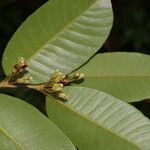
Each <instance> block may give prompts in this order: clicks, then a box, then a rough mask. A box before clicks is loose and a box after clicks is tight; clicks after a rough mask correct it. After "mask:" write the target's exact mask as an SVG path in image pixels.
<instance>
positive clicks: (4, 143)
mask: <svg viewBox="0 0 150 150" xmlns="http://www.w3.org/2000/svg"><path fill="white" fill-rule="evenodd" d="M0 149H1V150H49V149H52V150H53V149H55V150H63V149H65V150H75V148H74V146H73V144H72V143H71V141H70V140H69V139H68V138H67V137H66V136H65V135H64V134H63V133H62V131H60V129H58V128H57V127H56V125H55V124H54V123H52V122H51V121H50V120H49V119H47V118H46V117H45V116H44V115H42V114H41V113H40V112H39V111H38V110H37V109H36V108H34V107H33V106H31V105H29V104H27V103H25V102H23V101H21V100H19V99H16V98H14V97H10V96H6V95H2V94H0Z"/></svg>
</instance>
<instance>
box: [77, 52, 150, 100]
mask: <svg viewBox="0 0 150 150" xmlns="http://www.w3.org/2000/svg"><path fill="white" fill-rule="evenodd" d="M77 72H82V73H84V74H85V81H84V82H83V83H82V84H81V85H82V86H86V87H90V88H96V89H99V90H101V91H104V92H107V93H110V94H111V95H113V96H115V97H118V98H120V99H121V100H124V101H126V102H135V101H140V100H143V99H148V98H150V56H148V55H144V54H139V53H126V52H122V53H120V52H117V53H106V54H98V55H96V56H95V57H94V58H93V59H91V60H90V62H88V63H87V64H86V65H84V66H83V67H82V68H81V69H79V70H77Z"/></svg>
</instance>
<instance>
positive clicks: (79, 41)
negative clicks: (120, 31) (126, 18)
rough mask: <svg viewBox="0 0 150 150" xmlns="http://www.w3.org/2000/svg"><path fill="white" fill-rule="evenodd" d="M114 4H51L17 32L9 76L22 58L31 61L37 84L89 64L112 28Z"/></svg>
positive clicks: (56, 0)
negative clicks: (112, 6)
mask: <svg viewBox="0 0 150 150" xmlns="http://www.w3.org/2000/svg"><path fill="white" fill-rule="evenodd" d="M112 18H113V17H112V8H111V2H110V0H50V1H48V2H47V3H46V4H45V5H43V6H42V7H41V8H40V9H38V10H37V11H36V12H35V13H33V14H32V15H31V16H30V17H29V18H28V19H27V20H26V21H25V22H24V23H23V24H22V25H21V27H20V28H19V29H18V30H17V32H16V33H15V35H14V36H13V38H12V39H11V41H10V42H9V44H8V45H7V47H6V50H5V53H4V57H3V66H4V69H5V71H6V73H7V74H8V72H10V70H11V68H12V67H13V65H14V64H15V63H16V61H17V59H18V57H19V56H20V57H24V58H25V59H27V60H28V64H29V66H28V68H27V70H28V71H29V73H30V74H31V75H32V76H33V79H34V80H33V81H34V82H45V81H47V79H49V76H50V74H51V73H52V72H53V71H54V70H56V69H60V70H61V71H62V72H64V73H65V74H67V73H70V72H71V71H73V70H75V69H76V68H78V67H79V66H81V65H82V64H83V63H85V62H86V61H87V60H88V59H89V58H90V57H91V56H92V55H93V54H94V53H95V52H96V51H97V50H98V49H99V48H100V47H101V46H102V44H103V43H104V41H105V40H106V38H107V36H108V34H109V32H110V29H111V26H112V20H113V19H112Z"/></svg>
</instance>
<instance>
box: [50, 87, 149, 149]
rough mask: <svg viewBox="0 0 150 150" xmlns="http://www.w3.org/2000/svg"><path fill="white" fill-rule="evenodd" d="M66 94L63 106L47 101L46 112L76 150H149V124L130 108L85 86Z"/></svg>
mask: <svg viewBox="0 0 150 150" xmlns="http://www.w3.org/2000/svg"><path fill="white" fill-rule="evenodd" d="M67 91H68V92H67ZM66 93H68V95H69V97H70V98H69V99H68V101H67V102H64V103H62V102H59V101H56V100H52V99H50V98H48V99H47V112H48V116H49V118H50V119H51V120H52V121H54V122H55V123H56V125H57V126H58V127H59V128H60V129H61V130H62V131H63V132H64V133H65V134H66V135H67V136H68V137H69V138H70V139H71V140H72V141H73V143H74V144H75V146H76V147H77V148H78V149H81V150H94V149H96V150H102V149H105V150H110V149H111V150H120V149H121V150H136V149H143V150H148V149H150V143H149V141H150V121H149V119H148V118H146V117H144V115H143V114H142V113H141V112H139V111H138V110H137V109H135V108H134V107H133V106H131V105H129V104H127V103H125V102H123V101H121V100H119V99H117V98H115V97H113V96H111V95H109V94H106V93H104V92H100V91H98V90H95V89H90V88H85V87H75V86H74V87H68V88H67V90H66Z"/></svg>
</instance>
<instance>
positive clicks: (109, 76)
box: [85, 74, 150, 80]
mask: <svg viewBox="0 0 150 150" xmlns="http://www.w3.org/2000/svg"><path fill="white" fill-rule="evenodd" d="M86 78H132V79H133V78H135V79H137V78H150V76H129V75H127V76H117V75H116V76H115V75H113V76H111V75H104V76H103V75H100V76H86V74H85V80H86Z"/></svg>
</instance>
